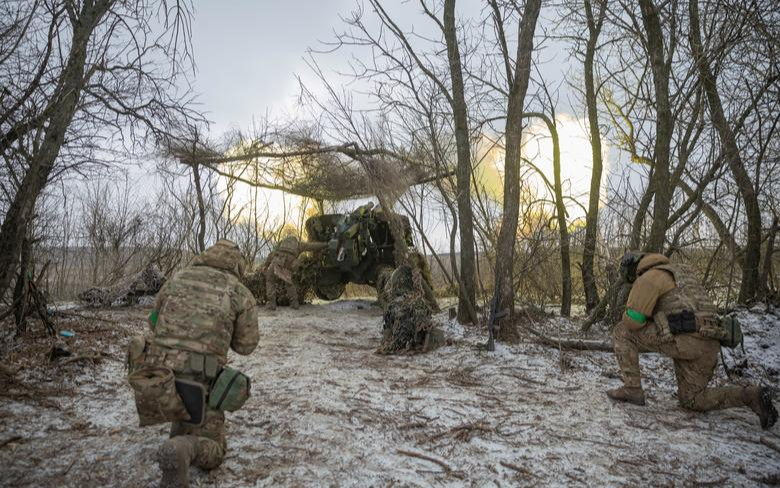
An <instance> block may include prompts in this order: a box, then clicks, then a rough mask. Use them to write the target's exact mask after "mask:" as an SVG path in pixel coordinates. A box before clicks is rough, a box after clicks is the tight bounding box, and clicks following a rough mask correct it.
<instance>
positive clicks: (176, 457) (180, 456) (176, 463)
mask: <svg viewBox="0 0 780 488" xmlns="http://www.w3.org/2000/svg"><path fill="white" fill-rule="evenodd" d="M197 455H198V439H197V437H194V436H190V435H183V436H177V437H173V438H171V439H168V440H167V441H165V443H164V444H163V445H162V446H160V449H159V450H158V451H157V462H158V463H159V464H160V470H162V481H161V482H160V488H189V486H190V464H192V462H193V461H194V460H195V457H197Z"/></svg>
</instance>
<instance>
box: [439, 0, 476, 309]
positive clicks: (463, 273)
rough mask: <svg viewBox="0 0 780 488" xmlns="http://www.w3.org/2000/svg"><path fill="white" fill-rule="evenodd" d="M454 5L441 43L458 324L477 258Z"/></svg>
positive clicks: (449, 1) (470, 296) (451, 1)
mask: <svg viewBox="0 0 780 488" xmlns="http://www.w3.org/2000/svg"><path fill="white" fill-rule="evenodd" d="M455 1H456V0H445V1H444V40H445V42H446V43H447V59H448V61H449V65H450V78H451V80H452V114H453V117H454V120H455V145H456V147H457V155H458V156H457V170H456V172H455V174H456V189H457V198H456V201H457V203H458V224H459V227H460V278H461V282H462V283H463V285H462V286H460V287H459V288H458V295H459V298H458V321H459V322H461V323H468V322H471V321H472V320H473V318H472V317H471V314H470V313H469V309H470V306H469V304H474V303H476V298H477V295H476V285H475V277H476V255H475V250H474V217H473V213H472V209H471V143H470V141H469V122H468V110H467V107H466V99H465V96H464V87H463V68H462V66H461V60H460V48H459V46H458V33H457V29H456V27H455Z"/></svg>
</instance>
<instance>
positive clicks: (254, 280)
mask: <svg viewBox="0 0 780 488" xmlns="http://www.w3.org/2000/svg"><path fill="white" fill-rule="evenodd" d="M299 262H300V266H299V267H298V269H296V270H295V271H294V272H293V275H292V277H293V280H294V281H295V282H296V284H297V285H298V302H299V303H305V302H307V301H311V295H312V289H313V286H314V283H315V281H316V271H317V270H316V267H315V264H316V262H315V260H314V259H312V258H311V257H309V256H301V257H300V258H299ZM263 270H264V266H263V265H260V266H259V267H258V268H257V269H256V270H254V271H252V272H251V273H247V274H245V275H244V277H243V278H242V279H241V282H242V283H243V284H244V286H246V287H247V288H249V291H251V292H252V295H254V297H255V300H257V304H258V305H265V304H266V303H267V299H266V295H265V275H264V271H263ZM276 304H277V305H279V306H283V307H286V306H288V305H289V304H290V299H289V297H288V296H287V289H286V288H285V287H283V286H280V287H279V288H278V289H277V290H276Z"/></svg>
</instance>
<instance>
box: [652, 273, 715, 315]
mask: <svg viewBox="0 0 780 488" xmlns="http://www.w3.org/2000/svg"><path fill="white" fill-rule="evenodd" d="M653 269H662V270H664V271H666V272H668V273H669V274H671V275H672V277H673V278H674V283H675V285H677V286H676V287H675V289H674V290H672V291H670V292H668V293H665V294H664V295H663V296H661V298H660V299H659V300H658V304H657V305H656V309H655V313H658V312H665V313H666V314H667V315H671V314H676V313H680V312H684V311H689V312H693V313H695V314H697V315H699V314H710V315H714V314H715V313H716V312H717V309H716V308H715V304H714V303H712V300H710V297H709V296H707V291H706V290H705V289H704V287H703V286H701V283H699V282H698V281H697V280H696V278H695V277H694V275H693V273H692V272H691V270H690V269H689V268H688V267H687V266H685V265H679V264H663V265H660V266H655V267H654V268H653Z"/></svg>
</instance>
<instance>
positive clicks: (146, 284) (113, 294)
mask: <svg viewBox="0 0 780 488" xmlns="http://www.w3.org/2000/svg"><path fill="white" fill-rule="evenodd" d="M163 283H165V277H164V276H163V274H162V272H160V269H159V268H158V267H157V266H155V265H154V264H149V265H148V266H147V267H146V268H144V270H143V271H141V272H140V273H136V274H135V275H132V276H130V277H129V278H126V279H124V280H123V281H122V282H120V283H119V284H117V285H114V286H111V287H105V288H99V287H95V288H89V289H87V290H84V291H83V292H81V293H80V294H79V301H80V302H81V303H83V304H84V305H85V306H87V307H95V308H97V307H109V306H111V305H133V304H135V303H137V302H138V299H139V298H141V297H144V296H154V294H155V293H157V292H158V291H160V288H162V286H163Z"/></svg>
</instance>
